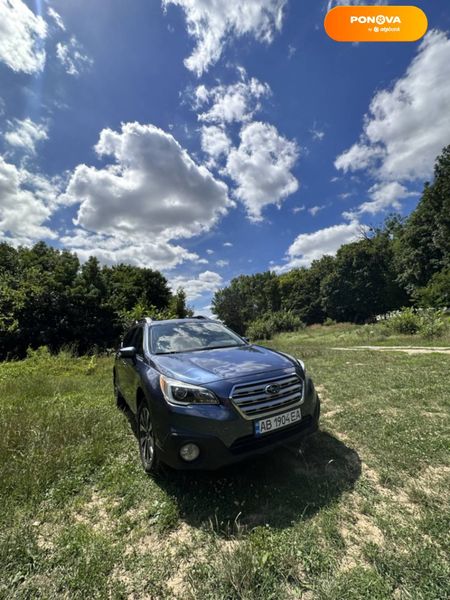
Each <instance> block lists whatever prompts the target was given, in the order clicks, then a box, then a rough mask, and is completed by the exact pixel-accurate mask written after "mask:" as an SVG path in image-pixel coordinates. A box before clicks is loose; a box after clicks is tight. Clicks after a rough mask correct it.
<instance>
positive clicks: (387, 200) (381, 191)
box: [358, 181, 417, 214]
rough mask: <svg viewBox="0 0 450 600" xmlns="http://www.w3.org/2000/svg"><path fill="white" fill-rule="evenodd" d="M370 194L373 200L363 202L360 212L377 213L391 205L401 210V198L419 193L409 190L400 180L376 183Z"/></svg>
mask: <svg viewBox="0 0 450 600" xmlns="http://www.w3.org/2000/svg"><path fill="white" fill-rule="evenodd" d="M369 194H370V196H371V200H368V201H367V202H363V204H361V205H360V206H359V208H358V212H359V213H364V212H365V213H371V214H376V213H379V212H380V211H383V210H386V209H387V208H391V207H392V208H395V209H396V210H400V208H401V202H400V200H403V199H404V198H408V197H410V196H416V195H417V194H416V193H415V192H408V190H407V188H406V187H405V186H404V185H401V184H400V183H398V181H391V182H389V183H376V184H375V185H374V186H372V187H371V188H370V190H369Z"/></svg>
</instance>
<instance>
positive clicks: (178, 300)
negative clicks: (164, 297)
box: [169, 288, 193, 319]
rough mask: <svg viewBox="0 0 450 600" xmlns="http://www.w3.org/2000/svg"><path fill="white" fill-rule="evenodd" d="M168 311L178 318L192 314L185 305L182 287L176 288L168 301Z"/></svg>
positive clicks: (184, 293)
mask: <svg viewBox="0 0 450 600" xmlns="http://www.w3.org/2000/svg"><path fill="white" fill-rule="evenodd" d="M169 311H170V312H171V313H172V314H173V315H175V316H176V317H177V318H178V319H185V318H186V317H188V316H192V314H193V313H192V310H190V309H189V308H188V307H187V306H186V292H185V291H184V289H183V288H178V289H177V291H176V292H175V294H174V295H173V296H172V298H171V299H170V302H169Z"/></svg>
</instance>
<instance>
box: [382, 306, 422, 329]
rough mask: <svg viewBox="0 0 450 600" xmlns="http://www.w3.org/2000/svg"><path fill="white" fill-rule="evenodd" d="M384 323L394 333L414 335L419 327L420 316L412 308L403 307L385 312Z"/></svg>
mask: <svg viewBox="0 0 450 600" xmlns="http://www.w3.org/2000/svg"><path fill="white" fill-rule="evenodd" d="M386 325H387V327H388V329H390V330H391V331H392V332H394V333H400V334H402V335H414V334H415V333H417V332H418V331H419V329H420V318H419V315H418V314H417V312H416V311H415V310H414V308H404V309H403V310H398V311H395V312H392V313H389V314H387V315H386Z"/></svg>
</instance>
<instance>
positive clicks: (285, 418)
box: [255, 408, 302, 435]
mask: <svg viewBox="0 0 450 600" xmlns="http://www.w3.org/2000/svg"><path fill="white" fill-rule="evenodd" d="M301 418H302V413H301V411H300V409H299V408H294V409H293V410H288V411H287V412H285V413H282V414H281V415H275V416H274V417H267V419H262V420H261V421H256V422H255V435H264V434H265V433H270V432H271V431H275V430H276V429H281V428H282V427H287V426H288V425H291V424H292V423H296V422H297V421H300V420H301Z"/></svg>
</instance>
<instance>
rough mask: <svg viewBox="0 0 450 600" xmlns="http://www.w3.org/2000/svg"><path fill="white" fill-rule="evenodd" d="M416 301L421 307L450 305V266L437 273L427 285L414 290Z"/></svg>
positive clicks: (445, 306)
mask: <svg viewBox="0 0 450 600" xmlns="http://www.w3.org/2000/svg"><path fill="white" fill-rule="evenodd" d="M414 298H415V300H416V303H417V304H418V305H419V306H421V307H431V308H449V307H450V267H447V268H446V269H443V270H442V271H439V273H435V274H434V275H433V277H432V278H431V279H430V281H429V282H428V284H427V286H426V287H423V288H418V289H417V290H415V292H414Z"/></svg>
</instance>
